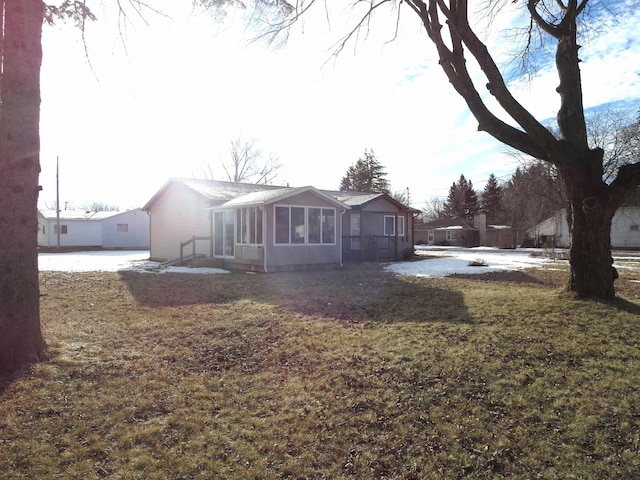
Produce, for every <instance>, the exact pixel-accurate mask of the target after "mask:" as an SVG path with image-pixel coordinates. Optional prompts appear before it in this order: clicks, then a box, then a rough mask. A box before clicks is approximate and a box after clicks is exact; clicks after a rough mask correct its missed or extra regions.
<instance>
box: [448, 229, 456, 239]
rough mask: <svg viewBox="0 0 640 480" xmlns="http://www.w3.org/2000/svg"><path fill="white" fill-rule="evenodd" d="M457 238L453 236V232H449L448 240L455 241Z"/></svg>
mask: <svg viewBox="0 0 640 480" xmlns="http://www.w3.org/2000/svg"><path fill="white" fill-rule="evenodd" d="M455 238H456V236H455V235H454V234H453V230H447V240H455Z"/></svg>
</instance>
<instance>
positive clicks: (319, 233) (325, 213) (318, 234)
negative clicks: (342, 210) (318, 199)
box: [307, 207, 336, 243]
mask: <svg viewBox="0 0 640 480" xmlns="http://www.w3.org/2000/svg"><path fill="white" fill-rule="evenodd" d="M335 218H336V214H335V210H334V209H333V208H314V207H309V209H308V211H307V219H308V227H309V243H335V238H336V220H335Z"/></svg>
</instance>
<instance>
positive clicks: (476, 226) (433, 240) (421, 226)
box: [415, 214, 515, 248]
mask: <svg viewBox="0 0 640 480" xmlns="http://www.w3.org/2000/svg"><path fill="white" fill-rule="evenodd" d="M415 241H416V243H422V244H425V245H450V246H458V247H467V248H468V247H478V246H480V245H483V246H490V247H498V248H514V247H515V241H514V234H513V229H512V228H511V227H510V226H507V225H488V224H487V220H486V216H485V215H484V214H478V215H476V216H475V217H474V221H473V224H471V223H470V222H469V221H468V220H466V219H464V218H461V217H450V218H440V219H437V220H433V221H431V222H425V223H418V224H416V231H415Z"/></svg>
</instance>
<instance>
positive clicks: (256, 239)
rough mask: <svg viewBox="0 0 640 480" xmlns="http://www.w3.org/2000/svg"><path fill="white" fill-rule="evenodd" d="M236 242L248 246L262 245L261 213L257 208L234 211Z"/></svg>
mask: <svg viewBox="0 0 640 480" xmlns="http://www.w3.org/2000/svg"><path fill="white" fill-rule="evenodd" d="M236 217H237V218H236V225H237V230H238V231H237V233H236V237H237V242H238V243H244V244H249V245H260V244H262V213H261V211H260V208H259V207H245V208H239V209H237V210H236Z"/></svg>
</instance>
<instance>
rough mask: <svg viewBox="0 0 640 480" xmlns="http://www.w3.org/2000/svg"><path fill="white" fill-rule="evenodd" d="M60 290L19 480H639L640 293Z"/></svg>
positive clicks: (275, 281)
mask: <svg viewBox="0 0 640 480" xmlns="http://www.w3.org/2000/svg"><path fill="white" fill-rule="evenodd" d="M554 267H555V268H554V269H551V268H548V269H544V268H540V269H535V270H526V271H521V272H515V273H492V274H487V275H475V276H463V275H458V276H454V277H447V278H409V277H398V276H394V275H393V274H391V273H389V272H387V271H385V270H383V269H382V268H381V267H380V266H376V265H355V266H347V267H346V268H344V269H342V270H336V271H325V272H304V273H282V274H259V275H247V274H240V273H237V274H235V273H234V274H228V275H189V274H171V273H167V274H150V273H139V272H120V273H115V272H103V273H91V272H86V273H71V272H42V273H41V274H40V275H41V277H40V278H41V294H42V299H41V305H42V318H43V324H44V331H45V335H46V338H47V341H48V343H49V346H50V350H51V361H50V362H48V363H43V364H40V365H36V366H34V367H33V369H32V370H31V371H29V372H27V373H25V374H24V375H22V376H21V377H20V378H18V379H15V380H13V381H11V382H5V383H4V384H3V385H1V386H0V472H2V473H0V477H2V478H11V479H20V478H25V479H40V478H46V479H49V478H64V479H75V478H77V479H92V478H102V477H107V478H111V479H178V478H182V479H191V478H202V479H208V478H220V479H225V478H233V479H279V478H291V479H319V478H329V479H335V478H353V479H383V478H389V479H422V478H426V479H429V478H447V479H448V478H474V479H476V478H522V479H530V478H544V479H554V478H558V479H559V478H562V479H567V478H576V479H577V478H584V479H593V478H603V479H604V478H616V479H637V478H640V451H639V450H640V348H639V346H640V329H639V328H638V322H639V320H640V283H634V282H632V281H629V280H627V279H625V276H624V274H623V275H622V278H621V279H620V280H618V282H617V287H618V290H619V292H620V294H621V297H622V299H621V300H618V301H616V302H615V303H612V304H607V303H599V302H595V301H580V300H575V299H573V298H571V297H570V296H568V295H566V294H564V293H563V292H562V291H561V289H560V286H561V285H562V283H563V282H564V279H565V277H566V275H567V272H566V271H562V268H560V270H558V267H557V266H554Z"/></svg>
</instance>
